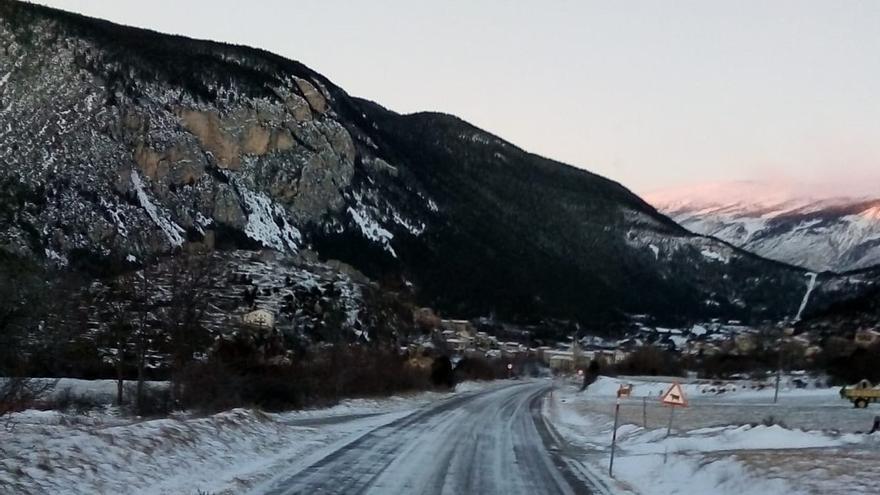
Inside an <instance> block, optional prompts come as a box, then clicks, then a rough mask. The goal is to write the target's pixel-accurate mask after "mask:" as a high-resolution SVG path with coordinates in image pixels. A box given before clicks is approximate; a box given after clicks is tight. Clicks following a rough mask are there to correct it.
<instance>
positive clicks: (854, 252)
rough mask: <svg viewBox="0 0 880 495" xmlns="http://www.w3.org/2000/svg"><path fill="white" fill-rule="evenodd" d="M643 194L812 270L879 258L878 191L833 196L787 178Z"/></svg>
mask: <svg viewBox="0 0 880 495" xmlns="http://www.w3.org/2000/svg"><path fill="white" fill-rule="evenodd" d="M645 199H646V201H648V202H649V203H651V204H652V205H654V206H655V207H656V208H657V209H658V210H660V211H661V212H663V213H665V214H666V215H668V216H670V217H672V219H673V220H675V221H676V222H678V223H680V224H681V225H683V226H684V227H685V228H687V229H689V230H691V231H693V232H696V233H699V234H705V235H711V236H714V237H718V238H720V239H723V240H725V241H728V242H730V243H731V244H734V245H736V246H740V247H742V248H744V249H747V250H749V251H752V252H754V253H756V254H759V255H761V256H764V257H767V258H771V259H775V260H778V261H783V262H786V263H791V264H795V265H799V266H803V267H806V268H809V269H811V270H832V271H848V270H857V269H861V268H866V267H869V266H874V265H878V264H880V195H878V196H874V197H870V196H867V197H865V196H861V197H840V196H834V195H830V194H827V193H823V192H822V191H821V190H818V189H815V188H809V187H805V186H799V185H793V184H779V183H761V182H731V183H717V184H707V185H701V186H696V187H689V188H680V189H670V190H664V191H658V192H654V193H649V194H646V195H645Z"/></svg>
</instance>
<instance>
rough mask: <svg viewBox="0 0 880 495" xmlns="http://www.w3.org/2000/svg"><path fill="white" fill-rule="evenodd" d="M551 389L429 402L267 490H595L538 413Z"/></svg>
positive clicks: (282, 494) (509, 493)
mask: <svg viewBox="0 0 880 495" xmlns="http://www.w3.org/2000/svg"><path fill="white" fill-rule="evenodd" d="M549 391H550V386H549V383H547V382H524V383H521V384H514V385H510V386H506V387H502V388H496V389H492V390H489V391H485V392H480V393H471V394H462V395H460V396H455V397H453V398H451V399H448V400H445V401H441V402H439V403H436V404H432V405H429V406H427V407H425V408H423V409H420V410H418V411H415V412H414V413H412V414H410V415H408V416H405V417H403V418H400V419H398V420H396V421H394V422H392V423H389V424H387V425H385V426H382V427H379V428H377V429H375V430H372V431H370V432H368V433H367V434H365V435H363V436H361V437H359V438H357V439H356V440H354V441H352V442H351V443H349V444H347V445H345V446H343V447H341V448H339V449H338V450H335V451H332V452H329V453H328V454H327V455H326V456H324V457H323V458H322V459H320V460H318V461H317V462H315V463H313V464H311V465H310V466H307V467H305V468H301V469H299V470H298V472H296V473H291V474H290V475H288V476H285V477H282V478H281V479H279V480H278V481H277V482H276V483H275V484H274V485H273V487H272V488H270V489H269V490H268V491H267V493H268V494H271V495H291V494H308V495H318V494H383V495H385V494H470V493H478V494H483V495H490V494H504V495H514V494H529V495H532V494H552V495H555V494H566V495H569V494H570V495H580V494H587V493H593V491H591V490H590V489H589V487H588V486H587V483H588V482H587V481H586V480H584V479H583V478H584V477H583V476H582V475H578V474H576V468H575V469H572V468H571V460H569V459H565V458H564V457H563V456H564V451H565V447H564V446H562V445H559V444H558V443H557V440H556V438H557V437H556V435H554V434H553V433H552V431H550V430H552V427H551V426H549V425H548V424H546V423H545V422H544V421H543V418H542V417H541V414H540V407H541V401H542V397H543V396H544V395H545V394H546V393H547V392H549ZM598 491H602V490H598Z"/></svg>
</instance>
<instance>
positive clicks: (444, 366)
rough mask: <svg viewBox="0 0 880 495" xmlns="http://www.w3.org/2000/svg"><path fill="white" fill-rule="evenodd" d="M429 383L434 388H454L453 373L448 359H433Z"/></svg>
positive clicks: (443, 357)
mask: <svg viewBox="0 0 880 495" xmlns="http://www.w3.org/2000/svg"><path fill="white" fill-rule="evenodd" d="M431 383H433V384H434V386H435V387H446V388H452V387H454V386H455V373H454V372H453V369H452V361H450V360H449V357H447V356H440V357H438V358H436V359H434V364H432V365H431Z"/></svg>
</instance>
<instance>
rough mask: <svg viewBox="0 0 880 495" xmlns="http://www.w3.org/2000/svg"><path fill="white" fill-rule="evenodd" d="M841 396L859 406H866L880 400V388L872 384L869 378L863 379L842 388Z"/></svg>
mask: <svg viewBox="0 0 880 495" xmlns="http://www.w3.org/2000/svg"><path fill="white" fill-rule="evenodd" d="M840 397H841V398H843V399H846V400H848V401H850V402H852V403H853V405H854V406H855V407H857V408H865V407H868V404H869V403H871V402H877V401H878V400H880V388H878V387H874V386H872V385H871V382H869V381H868V380H862V381H860V382H859V383H856V384H855V385H850V386H849V387H843V388H842V389H840Z"/></svg>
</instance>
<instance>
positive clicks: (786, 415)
mask: <svg viewBox="0 0 880 495" xmlns="http://www.w3.org/2000/svg"><path fill="white" fill-rule="evenodd" d="M669 381H670V380H660V379H656V378H645V377H642V378H636V377H633V378H628V377H620V378H607V377H602V378H600V379H599V380H598V381H597V382H596V383H594V384H593V385H591V386H590V387H589V389H588V390H587V391H585V392H579V390H578V387H577V386H576V385H575V384H574V383H562V382H560V383H559V388H558V389H557V390H556V391H555V392H554V393H553V395H552V396H551V397H548V398H547V400H546V401H545V405H544V414H545V415H546V416H547V417H548V419H550V421H551V422H552V423H553V424H554V426H555V427H556V429H557V430H558V432H559V434H560V435H562V436H563V437H564V438H565V440H566V441H567V442H568V443H569V444H570V446H571V449H572V452H573V453H574V454H573V455H575V456H576V457H577V458H578V460H579V461H581V462H582V463H584V464H586V465H588V466H590V467H591V468H592V471H593V474H594V475H595V476H597V477H602V478H605V479H606V480H607V481H608V482H609V483H613V485H614V486H616V487H617V488H618V489H619V490H621V491H622V492H627V491H629V492H632V493H645V494H655V493H656V494H673V493H681V494H692V493H713V494H736V495H747V494H761V495H763V494H796V493H805V494H813V493H815V494H827V493H866V494H867V493H877V487H878V486H880V473H878V472H877V470H876V466H877V465H878V463H880V434H875V435H867V434H864V433H861V432H867V431H868V430H869V429H870V428H871V425H872V422H873V418H874V416H875V415H878V414H880V408H878V407H877V406H871V407H870V408H868V409H854V408H853V407H852V405H851V404H850V403H849V402H847V401H844V400H842V399H841V398H840V396H839V395H838V389H831V388H812V387H811V388H805V389H800V388H795V387H792V386H790V384H791V383H792V382H791V380H790V378H787V379H786V380H784V382H783V383H784V386H783V388H782V391H781V393H780V398H779V402H778V403H777V404H774V403H773V388H772V387H765V388H763V389H758V387H757V385H756V384H753V383H751V382H748V381H739V382H725V383H724V384H720V385H719V384H717V383H716V384H713V383H711V382H693V383H685V384H683V389H684V391H685V394H686V395H687V396H688V399H689V401H690V403H689V407H688V408H685V409H682V408H677V409H676V411H675V415H674V420H673V427H672V434H671V435H670V436H669V437H667V436H666V430H667V425H668V422H669V416H670V414H669V408H667V407H664V406H662V405H661V404H660V402H659V395H660V394H661V393H662V392H663V391H665V389H666V388H667V387H668V386H669ZM626 383H631V384H633V385H634V389H633V394H632V397H631V398H629V399H622V400H621V406H620V426H619V427H618V430H617V438H618V442H617V453H616V457H615V464H614V478H615V479H614V481H611V480H608V462H609V459H610V444H611V437H612V430H613V412H614V407H615V402H616V392H617V389H618V387H619V386H620V385H621V384H626ZM721 389H724V392H723V393H719V391H720V390H721ZM771 418H772V419H771ZM645 424H647V427H645Z"/></svg>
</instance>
